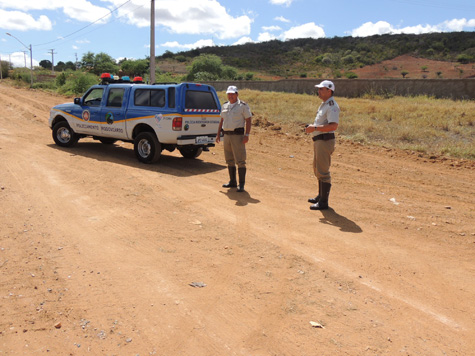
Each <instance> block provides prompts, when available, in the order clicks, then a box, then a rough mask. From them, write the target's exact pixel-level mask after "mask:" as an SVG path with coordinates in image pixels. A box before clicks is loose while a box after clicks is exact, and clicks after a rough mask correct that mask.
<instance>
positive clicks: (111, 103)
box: [99, 87, 127, 139]
mask: <svg viewBox="0 0 475 356" xmlns="http://www.w3.org/2000/svg"><path fill="white" fill-rule="evenodd" d="M126 89H127V88H111V87H109V91H108V93H107V94H106V96H107V97H106V99H105V100H106V102H105V105H103V106H102V110H101V114H100V120H99V121H100V122H99V123H100V130H101V133H100V136H103V137H114V138H118V139H124V138H126V133H125V111H126V105H127V103H126V102H125V101H126V100H125V99H124V96H125V94H126V91H127V90H126Z"/></svg>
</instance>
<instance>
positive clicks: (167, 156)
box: [48, 142, 226, 177]
mask: <svg viewBox="0 0 475 356" xmlns="http://www.w3.org/2000/svg"><path fill="white" fill-rule="evenodd" d="M48 147H50V148H54V149H57V150H60V151H64V152H66V153H68V154H70V155H71V156H82V157H87V158H91V159H95V160H97V161H103V162H112V163H115V164H121V165H126V166H129V167H135V168H138V169H143V170H147V171H152V172H157V173H163V174H169V175H172V176H177V177H189V176H194V175H199V174H204V173H211V172H216V171H219V170H222V169H225V168H226V166H224V165H221V164H215V163H210V162H206V155H207V154H209V152H203V153H202V154H201V155H200V157H198V158H195V159H186V158H183V157H181V156H180V157H176V156H173V155H172V153H171V152H168V151H166V150H165V151H163V152H162V156H161V157H160V160H159V161H158V162H157V163H153V164H145V163H141V162H139V161H138V160H137V158H136V157H135V153H134V149H133V146H132V145H130V147H129V145H127V146H126V147H122V146H121V144H120V143H118V144H112V145H104V144H102V143H99V142H79V143H77V144H76V145H75V146H74V147H71V148H64V147H59V146H57V145H55V144H49V145H48ZM201 158H204V159H201Z"/></svg>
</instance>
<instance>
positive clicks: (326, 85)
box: [315, 80, 335, 91]
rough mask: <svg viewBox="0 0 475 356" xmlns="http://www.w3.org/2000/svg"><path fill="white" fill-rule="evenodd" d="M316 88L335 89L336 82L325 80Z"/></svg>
mask: <svg viewBox="0 0 475 356" xmlns="http://www.w3.org/2000/svg"><path fill="white" fill-rule="evenodd" d="M315 87H316V88H328V89H330V90H333V91H335V84H333V82H331V81H329V80H324V81H323V82H321V83H320V84H317V85H315Z"/></svg>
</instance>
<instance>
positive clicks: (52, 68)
mask: <svg viewBox="0 0 475 356" xmlns="http://www.w3.org/2000/svg"><path fill="white" fill-rule="evenodd" d="M50 51H51V73H52V74H54V55H55V54H56V52H55V51H54V49H51V50H50Z"/></svg>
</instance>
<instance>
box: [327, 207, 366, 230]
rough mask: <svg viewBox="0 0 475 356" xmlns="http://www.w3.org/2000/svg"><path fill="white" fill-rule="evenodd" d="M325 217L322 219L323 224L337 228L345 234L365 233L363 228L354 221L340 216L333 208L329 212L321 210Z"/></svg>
mask: <svg viewBox="0 0 475 356" xmlns="http://www.w3.org/2000/svg"><path fill="white" fill-rule="evenodd" d="M321 212H322V214H323V217H321V218H320V222H321V223H322V224H327V225H331V226H336V227H338V228H339V229H340V231H343V232H352V233H354V234H359V233H361V232H363V230H362V229H361V227H359V226H358V224H356V223H355V222H354V221H351V220H350V219H348V218H346V217H344V216H342V215H340V214H338V213H337V212H336V211H335V210H333V209H332V208H328V209H327V210H321Z"/></svg>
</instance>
